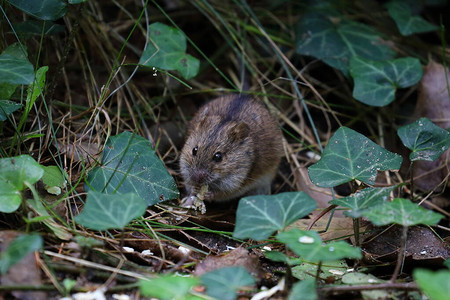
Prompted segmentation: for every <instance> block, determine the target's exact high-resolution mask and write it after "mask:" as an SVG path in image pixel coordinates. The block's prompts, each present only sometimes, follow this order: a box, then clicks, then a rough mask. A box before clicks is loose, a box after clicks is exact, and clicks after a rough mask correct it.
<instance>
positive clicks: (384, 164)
mask: <svg viewBox="0 0 450 300" xmlns="http://www.w3.org/2000/svg"><path fill="white" fill-rule="evenodd" d="M401 163H402V157H401V156H400V155H398V154H395V153H392V152H389V151H387V150H386V149H384V148H382V147H380V146H378V145H377V144H375V143H374V142H372V141H371V140H369V139H368V138H366V137H365V136H364V135H362V134H360V133H358V132H356V131H354V130H352V129H350V128H347V127H340V128H339V129H338V130H337V131H336V133H335V134H334V135H333V136H332V137H331V139H330V141H329V142H328V144H327V146H326V147H325V149H324V151H323V153H322V158H321V159H320V160H319V161H318V162H317V163H315V164H314V165H312V166H310V167H309V168H308V172H309V177H310V179H311V181H312V182H313V183H314V184H315V185H317V186H321V187H334V186H337V185H339V184H342V183H346V182H349V181H351V180H355V179H358V180H360V181H362V182H365V183H367V184H374V183H375V179H376V176H377V171H378V170H381V171H384V170H398V169H399V168H400V165H401Z"/></svg>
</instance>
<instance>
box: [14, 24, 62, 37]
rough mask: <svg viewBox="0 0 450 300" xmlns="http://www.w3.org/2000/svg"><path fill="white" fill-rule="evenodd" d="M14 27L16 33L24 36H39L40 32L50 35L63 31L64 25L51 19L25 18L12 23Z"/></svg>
mask: <svg viewBox="0 0 450 300" xmlns="http://www.w3.org/2000/svg"><path fill="white" fill-rule="evenodd" d="M14 29H15V30H16V32H17V33H20V34H22V35H25V36H31V35H38V36H40V35H41V34H44V35H51V34H55V33H60V32H64V30H65V27H64V26H62V25H59V24H55V23H53V22H51V21H42V20H26V21H24V22H22V23H18V24H14Z"/></svg>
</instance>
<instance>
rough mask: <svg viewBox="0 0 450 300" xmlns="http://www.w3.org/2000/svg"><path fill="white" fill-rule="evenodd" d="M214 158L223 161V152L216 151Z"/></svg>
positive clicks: (216, 160)
mask: <svg viewBox="0 0 450 300" xmlns="http://www.w3.org/2000/svg"><path fill="white" fill-rule="evenodd" d="M212 159H213V161H215V162H221V161H222V159H223V157H222V153H220V152H217V153H215V154H214V156H213V158H212Z"/></svg>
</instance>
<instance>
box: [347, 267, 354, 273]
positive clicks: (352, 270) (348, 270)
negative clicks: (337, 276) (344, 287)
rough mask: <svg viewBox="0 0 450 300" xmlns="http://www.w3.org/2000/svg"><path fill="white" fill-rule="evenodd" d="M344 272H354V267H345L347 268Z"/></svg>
mask: <svg viewBox="0 0 450 300" xmlns="http://www.w3.org/2000/svg"><path fill="white" fill-rule="evenodd" d="M346 272H347V273H350V272H355V269H353V268H351V269H347V270H346Z"/></svg>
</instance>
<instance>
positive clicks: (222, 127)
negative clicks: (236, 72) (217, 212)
mask: <svg viewBox="0 0 450 300" xmlns="http://www.w3.org/2000/svg"><path fill="white" fill-rule="evenodd" d="M282 153H283V145H282V134H281V130H280V128H279V127H278V125H277V123H276V122H275V120H274V118H273V117H272V116H271V115H270V113H269V111H268V110H267V108H266V107H265V105H264V104H263V103H262V102H261V101H260V100H258V99H255V98H252V97H250V96H246V95H242V94H240V95H229V96H224V97H220V98H217V99H215V100H212V101H211V102H208V103H206V104H205V105H204V106H202V107H201V108H200V109H199V111H198V112H197V113H196V114H195V116H194V118H193V119H192V121H191V122H190V124H189V129H188V133H187V138H186V143H185V145H184V147H183V149H182V151H181V157H180V168H181V175H182V177H183V179H184V181H185V185H186V190H187V194H188V196H195V195H198V194H199V193H202V194H203V195H202V197H203V199H202V200H207V201H226V200H231V199H235V198H238V197H240V196H244V195H255V194H268V193H270V183H271V181H272V179H273V177H274V176H275V174H276V172H277V169H278V165H279V163H280V159H281V156H282ZM205 191H206V193H205Z"/></svg>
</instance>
